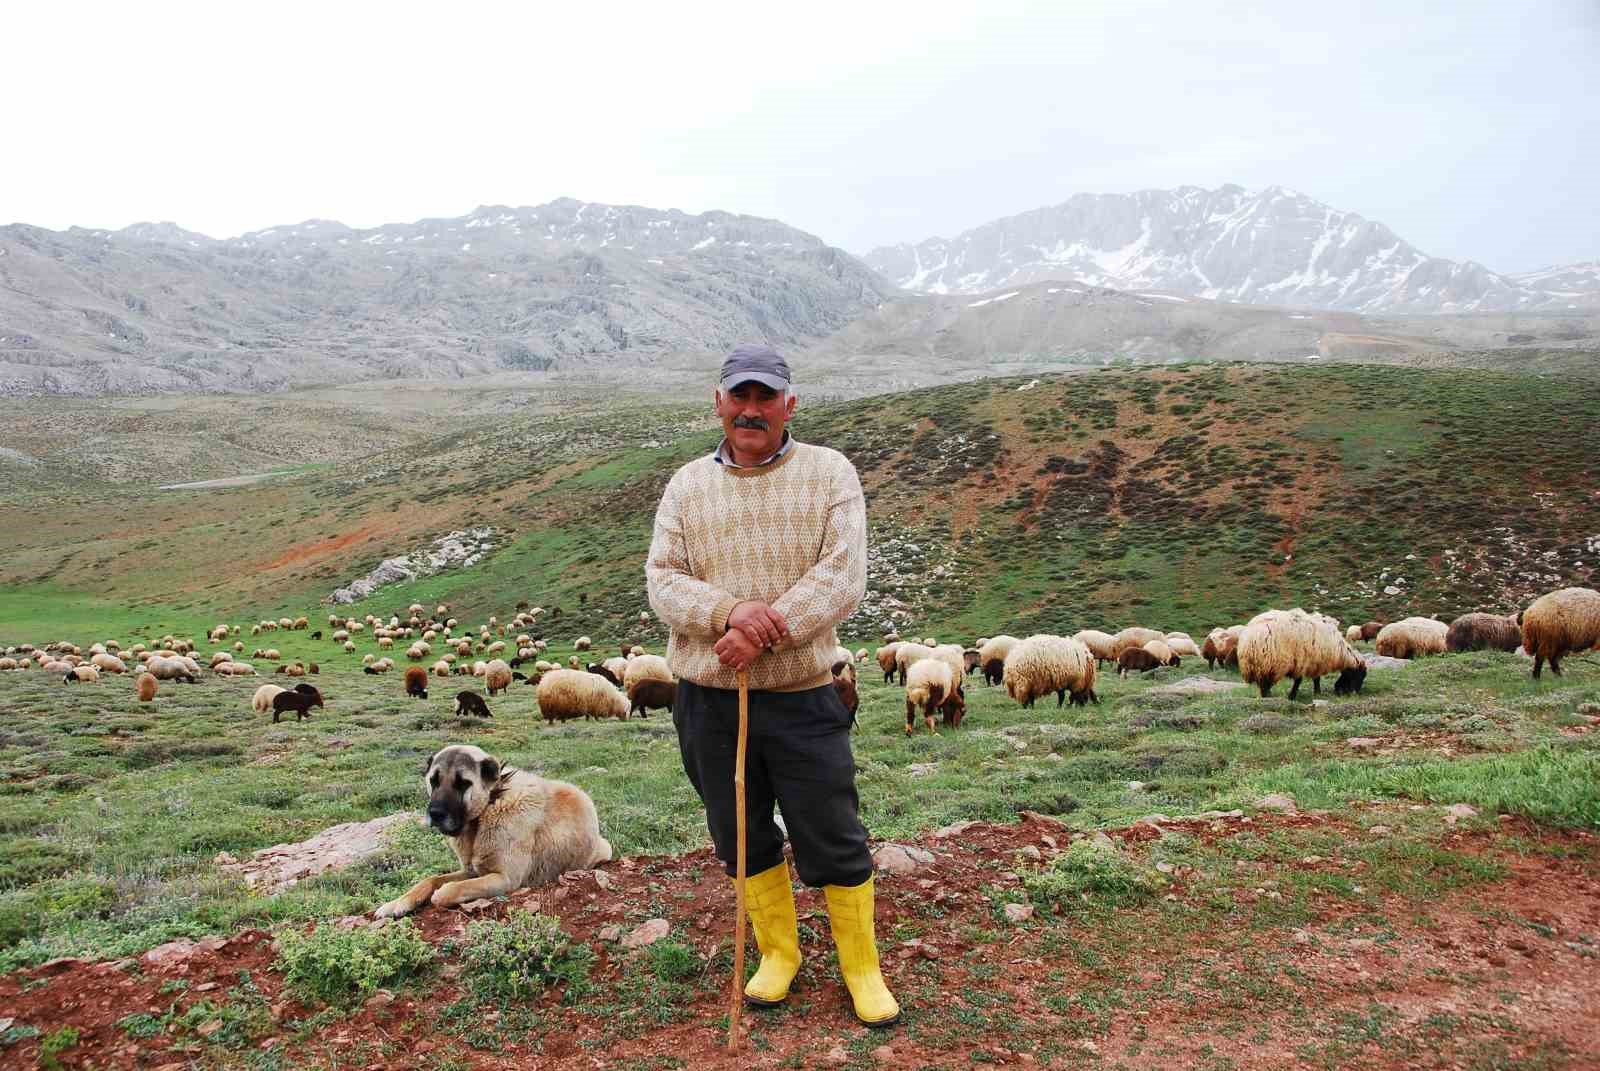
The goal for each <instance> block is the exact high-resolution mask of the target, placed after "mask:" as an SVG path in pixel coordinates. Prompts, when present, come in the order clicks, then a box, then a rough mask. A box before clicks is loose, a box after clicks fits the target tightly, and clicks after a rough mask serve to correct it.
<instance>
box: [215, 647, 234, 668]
mask: <svg viewBox="0 0 1600 1071" xmlns="http://www.w3.org/2000/svg"><path fill="white" fill-rule="evenodd" d="M232 661H233V655H231V654H229V653H228V652H227V651H213V652H212V653H211V668H212V669H216V668H217V667H218V666H220V665H222V663H224V662H232Z"/></svg>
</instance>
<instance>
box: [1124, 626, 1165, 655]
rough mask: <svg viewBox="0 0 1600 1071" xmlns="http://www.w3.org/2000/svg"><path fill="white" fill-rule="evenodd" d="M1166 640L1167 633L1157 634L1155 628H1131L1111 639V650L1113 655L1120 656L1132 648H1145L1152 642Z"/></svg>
mask: <svg viewBox="0 0 1600 1071" xmlns="http://www.w3.org/2000/svg"><path fill="white" fill-rule="evenodd" d="M1166 638H1167V634H1166V633H1165V632H1157V631H1156V630H1155V629H1153V628H1139V627H1138V626H1131V627H1129V628H1125V629H1123V630H1122V631H1121V632H1119V633H1117V634H1116V635H1115V636H1113V637H1111V650H1112V653H1113V654H1115V655H1118V656H1120V655H1121V654H1122V652H1123V651H1126V650H1127V649H1128V648H1130V647H1143V646H1144V645H1145V644H1147V643H1149V642H1150V641H1151V640H1161V641H1163V642H1165V640H1166Z"/></svg>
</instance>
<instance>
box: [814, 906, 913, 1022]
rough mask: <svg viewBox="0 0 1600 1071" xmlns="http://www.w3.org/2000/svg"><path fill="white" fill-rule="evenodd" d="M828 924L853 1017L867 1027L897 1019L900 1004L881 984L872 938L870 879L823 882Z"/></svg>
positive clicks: (875, 948) (876, 951) (876, 946)
mask: <svg viewBox="0 0 1600 1071" xmlns="http://www.w3.org/2000/svg"><path fill="white" fill-rule="evenodd" d="M822 892H823V895H824V896H825V897H826V898H827V901H828V924H829V926H831V927H832V928H833V941H834V944H836V945H838V947H839V973H840V974H842V975H844V984H845V988H846V989H848V990H850V1000H851V1003H853V1004H854V1005H855V1011H856V1018H857V1019H860V1020H861V1021H862V1022H863V1023H865V1024H866V1025H867V1026H888V1025H890V1024H891V1023H895V1022H898V1021H899V1019H900V1005H899V1004H898V1003H897V1002H896V1001H895V999H894V994H892V993H890V992H889V987H888V986H886V985H884V984H883V973H882V972H881V971H880V970H879V969H878V945H877V942H876V941H875V940H874V939H873V934H872V930H873V921H874V919H873V896H872V879H871V878H868V879H867V880H866V881H864V882H862V883H861V884H860V885H853V886H844V885H824V886H823V887H822Z"/></svg>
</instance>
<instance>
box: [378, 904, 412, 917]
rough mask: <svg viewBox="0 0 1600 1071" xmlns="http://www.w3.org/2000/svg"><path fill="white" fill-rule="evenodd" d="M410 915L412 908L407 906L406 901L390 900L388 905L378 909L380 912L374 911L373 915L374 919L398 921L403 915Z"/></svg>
mask: <svg viewBox="0 0 1600 1071" xmlns="http://www.w3.org/2000/svg"><path fill="white" fill-rule="evenodd" d="M410 913H411V908H410V907H409V906H407V904H406V902H405V900H404V899H400V900H390V901H389V902H388V903H387V904H384V905H383V906H382V907H380V908H378V910H376V911H374V912H373V913H372V917H373V918H378V919H397V918H400V917H401V916H402V915H409V914H410Z"/></svg>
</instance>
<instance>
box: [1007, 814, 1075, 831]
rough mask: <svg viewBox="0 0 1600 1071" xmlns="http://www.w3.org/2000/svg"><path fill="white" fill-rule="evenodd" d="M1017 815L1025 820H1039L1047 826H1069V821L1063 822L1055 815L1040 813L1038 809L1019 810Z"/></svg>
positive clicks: (1062, 827) (1064, 827) (1060, 827)
mask: <svg viewBox="0 0 1600 1071" xmlns="http://www.w3.org/2000/svg"><path fill="white" fill-rule="evenodd" d="M1017 817H1018V818H1021V819H1022V820H1023V821H1024V822H1039V823H1042V824H1044V825H1047V826H1054V827H1055V828H1056V829H1066V828H1067V823H1065V822H1063V821H1062V820H1061V819H1059V818H1057V817H1056V816H1055V815H1050V814H1040V813H1039V812H1038V811H1018V812H1017Z"/></svg>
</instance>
